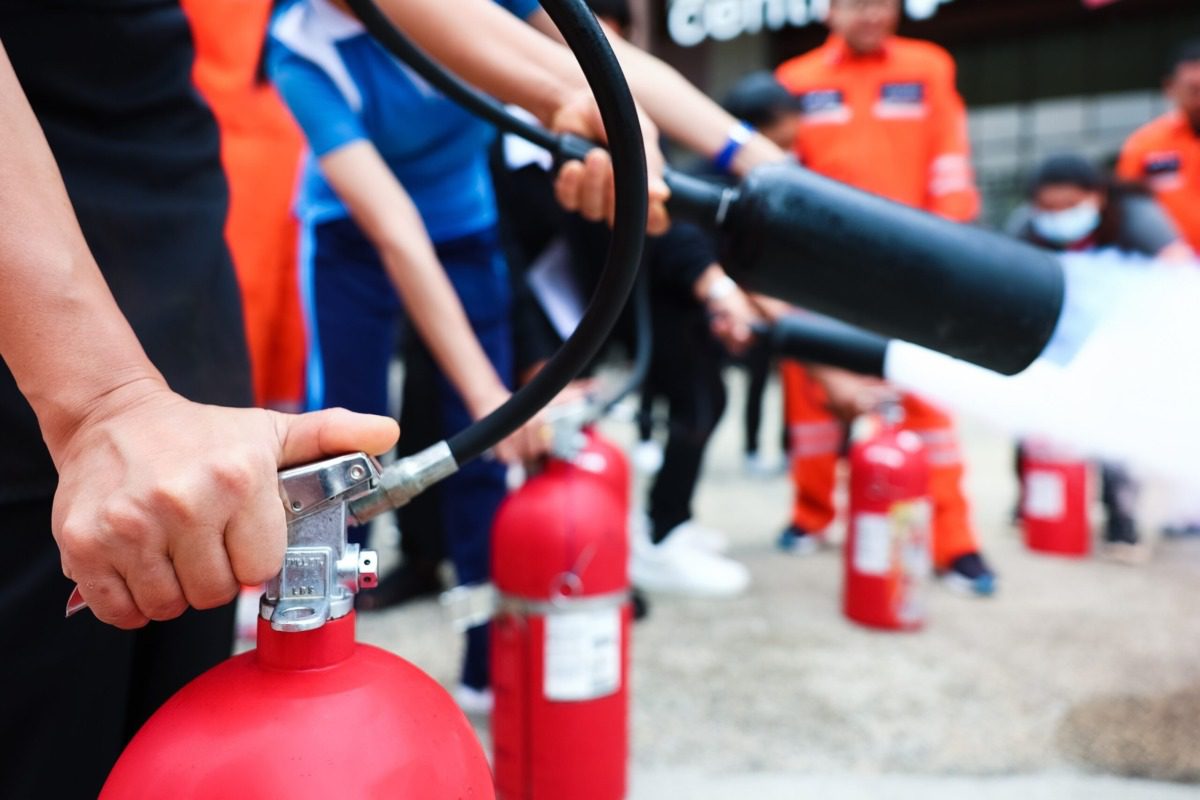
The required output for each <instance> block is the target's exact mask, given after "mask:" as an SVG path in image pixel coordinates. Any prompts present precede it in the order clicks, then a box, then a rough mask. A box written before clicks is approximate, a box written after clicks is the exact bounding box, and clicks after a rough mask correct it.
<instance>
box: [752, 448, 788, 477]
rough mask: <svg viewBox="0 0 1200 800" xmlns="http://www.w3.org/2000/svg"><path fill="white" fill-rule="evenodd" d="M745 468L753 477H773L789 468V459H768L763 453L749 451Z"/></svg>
mask: <svg viewBox="0 0 1200 800" xmlns="http://www.w3.org/2000/svg"><path fill="white" fill-rule="evenodd" d="M743 469H744V470H745V472H746V474H747V475H748V476H750V477H751V478H773V477H775V476H776V475H780V474H782V473H783V472H785V471H786V470H787V461H785V460H782V459H768V458H767V457H766V456H764V455H762V454H761V453H747V454H746V460H745V462H744V464H743Z"/></svg>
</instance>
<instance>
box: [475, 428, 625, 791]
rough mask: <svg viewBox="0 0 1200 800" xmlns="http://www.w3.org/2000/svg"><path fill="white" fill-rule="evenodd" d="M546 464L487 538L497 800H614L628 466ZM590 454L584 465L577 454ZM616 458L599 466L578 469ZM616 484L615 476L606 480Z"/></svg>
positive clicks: (620, 777)
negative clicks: (496, 605)
mask: <svg viewBox="0 0 1200 800" xmlns="http://www.w3.org/2000/svg"><path fill="white" fill-rule="evenodd" d="M596 441H598V440H596V439H593V440H592V442H591V443H589V445H588V446H587V447H586V448H585V449H584V453H583V454H582V455H583V456H585V458H584V459H583V460H582V461H581V460H580V459H576V462H577V463H571V462H566V461H559V460H551V461H550V462H549V463H548V465H547V467H546V469H545V471H543V472H542V473H540V474H539V475H536V476H534V477H533V478H531V479H530V480H528V481H527V482H526V483H525V485H524V486H522V487H521V488H520V489H519V490H518V491H516V492H514V493H513V494H512V495H510V496H509V497H508V498H507V499H506V500H505V502H504V504H503V505H502V506H501V507H500V510H499V512H498V514H497V516H496V521H495V526H494V529H493V534H492V580H493V581H494V583H495V584H496V588H497V590H498V591H499V593H500V597H501V599H500V603H501V607H500V613H499V614H498V615H497V617H496V619H495V620H494V621H493V623H492V691H493V693H494V695H495V706H494V708H493V712H492V740H493V743H494V755H495V757H494V764H495V771H496V791H497V796H498V797H500V798H503V799H504V800H561V799H562V798H571V800H620V798H623V797H624V796H625V790H626V771H627V767H626V761H627V758H628V716H629V696H628V656H629V648H628V644H629V631H630V621H631V611H630V605H629V602H628V593H629V574H628V563H629V544H628V535H627V522H626V519H627V513H626V505H625V504H623V503H622V501H621V497H620V496H618V492H616V491H614V488H615V487H617V486H618V485H620V486H621V487H622V488H623V489H624V492H623V496H624V497H625V498H626V502H627V498H628V481H627V479H628V467H627V466H625V461H624V457H623V456H622V455H621V454H620V451H618V450H616V449H615V448H612V447H611V445H604V446H602V447H597V446H596V444H595V443H596ZM589 454H591V455H593V456H596V458H591V459H589V458H587V456H588V455H589ZM599 457H603V458H606V459H614V458H616V459H619V462H620V463H619V464H615V465H614V467H615V469H617V470H620V469H624V471H625V472H624V475H625V477H624V478H623V479H621V480H617V479H616V478H614V475H613V474H610V472H609V470H605V469H600V470H596V469H594V468H583V467H581V466H579V463H582V464H585V465H586V464H587V463H588V461H589V460H591V461H592V462H593V467H595V466H598V465H599V463H600V462H599V461H598V460H597V458H599ZM618 477H619V476H618Z"/></svg>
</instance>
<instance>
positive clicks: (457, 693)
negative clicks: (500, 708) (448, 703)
mask: <svg viewBox="0 0 1200 800" xmlns="http://www.w3.org/2000/svg"><path fill="white" fill-rule="evenodd" d="M454 702H456V703H458V707H459V708H461V709H462V710H463V713H464V714H466V715H467V716H468V717H486V716H488V715H490V714H491V713H492V706H493V705H495V704H496V698H495V697H494V696H493V695H492V690H491V689H473V688H471V687H470V686H467V685H466V684H465V683H460V684H459V685H458V687H457V688H456V689H455V690H454Z"/></svg>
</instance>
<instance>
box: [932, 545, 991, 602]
mask: <svg viewBox="0 0 1200 800" xmlns="http://www.w3.org/2000/svg"><path fill="white" fill-rule="evenodd" d="M942 584H943V585H944V586H947V587H948V588H950V589H952V590H953V591H956V592H960V593H961V594H973V595H976V596H978V597H991V596H992V595H993V594H995V593H996V573H994V572H992V570H991V567H989V566H988V565H987V562H986V561H984V560H983V556H981V555H979V553H966V554H965V555H961V556H959V557H958V558H956V559H954V561H952V562H950V568H949V569H948V570H946V571H945V572H943V573H942Z"/></svg>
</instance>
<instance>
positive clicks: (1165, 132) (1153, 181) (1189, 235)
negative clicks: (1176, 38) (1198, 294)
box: [1117, 39, 1200, 251]
mask: <svg viewBox="0 0 1200 800" xmlns="http://www.w3.org/2000/svg"><path fill="white" fill-rule="evenodd" d="M1166 90H1167V96H1168V97H1169V98H1170V100H1171V103H1172V104H1173V105H1174V108H1173V109H1172V110H1171V111H1168V112H1167V113H1166V114H1164V115H1163V116H1161V117H1159V118H1158V119H1156V120H1154V121H1152V122H1150V123H1148V124H1146V125H1144V126H1143V127H1141V128H1139V129H1138V130H1137V131H1135V132H1134V134H1133V135H1132V136H1130V137H1129V140H1128V141H1127V142H1126V143H1125V147H1124V148H1123V149H1122V151H1121V159H1120V161H1119V162H1118V164H1117V175H1118V176H1120V177H1121V178H1123V179H1124V180H1127V181H1142V182H1145V183H1146V184H1147V185H1149V187H1150V189H1151V190H1152V191H1153V192H1154V195H1155V197H1157V198H1158V201H1159V202H1160V203H1162V204H1163V207H1164V208H1166V209H1167V212H1168V213H1170V215H1171V217H1172V218H1173V219H1174V220H1175V224H1176V225H1178V226H1179V229H1180V230H1181V231H1182V232H1183V236H1184V238H1185V239H1186V241H1187V243H1188V244H1189V245H1190V246H1191V248H1192V250H1194V251H1200V39H1193V40H1192V41H1190V42H1188V43H1186V44H1184V45H1183V46H1182V47H1180V48H1179V49H1178V50H1177V51H1176V53H1175V54H1174V56H1173V57H1172V59H1171V65H1170V74H1169V75H1168V77H1167V81H1166Z"/></svg>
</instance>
